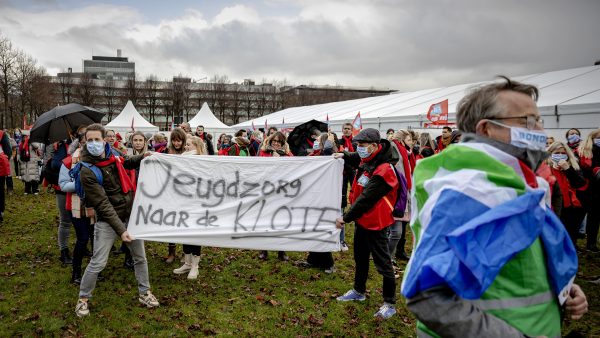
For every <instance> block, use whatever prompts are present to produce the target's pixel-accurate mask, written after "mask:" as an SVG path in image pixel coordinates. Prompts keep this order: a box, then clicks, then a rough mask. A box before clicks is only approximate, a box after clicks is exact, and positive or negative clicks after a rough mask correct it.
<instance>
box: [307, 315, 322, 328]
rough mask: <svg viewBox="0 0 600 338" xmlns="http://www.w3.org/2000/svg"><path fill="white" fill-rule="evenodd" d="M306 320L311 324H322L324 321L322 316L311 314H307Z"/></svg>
mask: <svg viewBox="0 0 600 338" xmlns="http://www.w3.org/2000/svg"><path fill="white" fill-rule="evenodd" d="M308 322H309V323H311V324H312V325H316V326H322V325H323V323H324V322H325V321H324V320H323V319H322V318H317V317H315V316H313V315H310V316H308Z"/></svg>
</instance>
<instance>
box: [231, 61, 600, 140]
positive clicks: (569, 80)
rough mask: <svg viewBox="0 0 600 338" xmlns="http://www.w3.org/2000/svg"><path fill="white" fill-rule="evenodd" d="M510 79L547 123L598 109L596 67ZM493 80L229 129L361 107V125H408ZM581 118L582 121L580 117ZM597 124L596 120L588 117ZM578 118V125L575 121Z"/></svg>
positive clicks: (452, 111) (334, 116)
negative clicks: (528, 88) (530, 90)
mask: <svg viewBox="0 0 600 338" xmlns="http://www.w3.org/2000/svg"><path fill="white" fill-rule="evenodd" d="M513 79H514V80H517V81H522V82H525V83H531V84H534V85H536V86H537V87H538V88H539V90H540V99H539V101H538V102H537V105H538V109H539V111H540V113H541V115H542V116H543V117H544V116H547V117H548V121H545V122H552V123H549V124H548V126H547V127H550V128H556V129H560V128H567V127H568V126H566V124H567V122H568V123H569V124H571V126H572V127H582V126H581V125H579V124H581V123H583V124H584V125H587V124H586V122H585V121H587V120H589V119H590V118H591V119H592V120H593V119H594V117H593V116H592V115H588V117H587V118H585V119H583V117H582V119H581V120H577V122H576V121H573V120H568V121H567V120H565V121H564V123H562V124H557V123H556V122H553V121H551V120H552V118H554V119H556V116H557V115H573V114H586V113H588V114H589V113H597V114H600V66H589V67H580V68H572V69H566V70H558V71H552V72H547V73H538V74H532V75H526V76H518V77H514V78H513ZM491 82H492V81H485V82H475V83H469V84H461V85H454V86H449V87H441V88H433V89H424V90H419V91H414V92H404V93H394V94H389V95H383V96H374V97H368V98H363V99H354V100H348V101H340V102H331V103H324V104H317V105H312V106H303V107H293V108H287V109H284V110H280V111H277V112H274V113H272V114H269V115H265V116H262V117H259V118H256V119H254V120H249V121H245V122H242V123H239V124H237V125H235V126H233V127H234V128H247V127H249V126H251V125H252V122H254V124H255V125H264V124H265V120H266V121H267V122H268V124H269V125H274V126H282V121H283V119H285V124H286V126H287V127H292V126H296V125H298V124H301V123H304V122H306V121H308V120H311V119H315V120H320V121H325V118H326V116H327V115H329V121H330V123H331V124H332V125H339V124H342V123H344V122H351V121H352V120H353V119H354V117H355V116H356V114H357V113H358V112H360V115H361V118H362V122H363V126H364V125H365V123H367V124H371V125H372V127H375V128H376V127H377V126H378V125H379V124H380V123H385V124H389V123H399V124H406V125H412V126H413V127H414V126H415V124H416V125H419V124H422V123H424V122H428V121H427V118H426V115H427V110H428V109H429V107H430V106H431V105H432V104H434V103H438V102H440V101H443V100H445V99H448V103H449V104H448V111H449V115H450V116H449V117H450V120H453V119H454V118H455V115H456V105H457V103H458V101H459V100H460V99H461V98H462V97H463V96H464V95H465V94H467V93H468V91H469V89H470V88H472V87H475V86H478V85H483V84H487V83H491ZM584 120H585V121H584ZM590 122H592V124H593V125H594V127H596V128H597V127H598V126H597V122H594V121H590ZM575 123H577V124H578V125H574V124H575Z"/></svg>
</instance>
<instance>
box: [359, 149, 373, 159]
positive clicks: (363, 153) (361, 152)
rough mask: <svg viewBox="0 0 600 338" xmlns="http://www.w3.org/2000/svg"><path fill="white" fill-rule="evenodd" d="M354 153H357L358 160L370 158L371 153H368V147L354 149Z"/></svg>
mask: <svg viewBox="0 0 600 338" xmlns="http://www.w3.org/2000/svg"><path fill="white" fill-rule="evenodd" d="M356 152H357V153H358V156H360V158H367V157H369V156H371V153H370V152H369V147H356Z"/></svg>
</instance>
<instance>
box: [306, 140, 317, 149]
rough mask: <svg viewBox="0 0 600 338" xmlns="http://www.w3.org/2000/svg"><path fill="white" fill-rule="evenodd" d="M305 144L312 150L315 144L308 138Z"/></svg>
mask: <svg viewBox="0 0 600 338" xmlns="http://www.w3.org/2000/svg"><path fill="white" fill-rule="evenodd" d="M306 142H307V143H308V145H309V146H310V148H311V149H312V147H313V145H314V144H315V141H313V140H311V139H310V138H306Z"/></svg>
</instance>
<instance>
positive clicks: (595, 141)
mask: <svg viewBox="0 0 600 338" xmlns="http://www.w3.org/2000/svg"><path fill="white" fill-rule="evenodd" d="M594 144H595V145H596V146H597V147H600V138H595V139H594Z"/></svg>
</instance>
